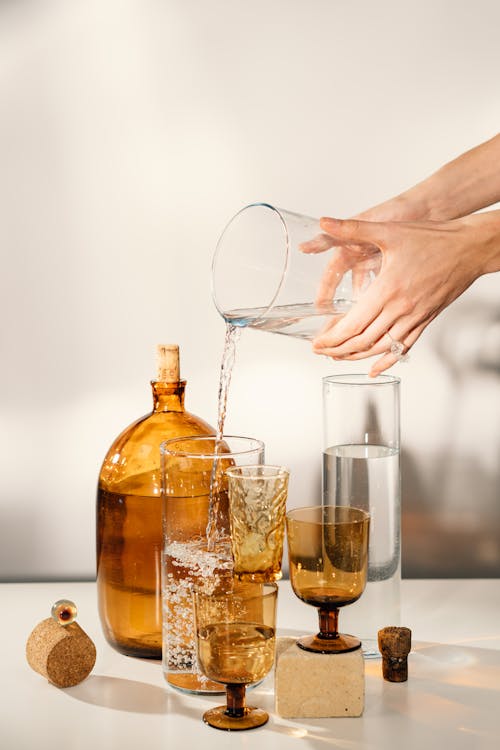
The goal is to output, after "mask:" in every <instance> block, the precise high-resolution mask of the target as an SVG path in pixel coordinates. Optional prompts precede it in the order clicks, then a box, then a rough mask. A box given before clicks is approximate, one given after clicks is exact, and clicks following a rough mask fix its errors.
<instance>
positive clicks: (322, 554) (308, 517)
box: [286, 505, 370, 654]
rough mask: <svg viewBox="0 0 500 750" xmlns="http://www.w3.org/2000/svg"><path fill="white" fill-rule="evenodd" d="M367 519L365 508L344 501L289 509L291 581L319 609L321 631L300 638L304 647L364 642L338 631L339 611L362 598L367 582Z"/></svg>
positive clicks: (352, 646)
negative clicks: (343, 504)
mask: <svg viewBox="0 0 500 750" xmlns="http://www.w3.org/2000/svg"><path fill="white" fill-rule="evenodd" d="M369 525H370V516H369V514H368V513H366V511H364V510H360V509H359V508H351V507H344V506H340V505H337V506H333V505H320V506H314V507H309V508H297V509H295V510H291V511H290V512H289V513H288V514H287V516H286V526H287V538H288V555H289V563H290V565H289V567H290V582H291V584H292V588H293V591H294V593H295V595H296V596H297V597H298V598H299V599H302V601H303V602H305V603H306V604H311V605H312V606H313V607H318V610H319V612H318V614H319V633H318V634H317V635H314V636H304V637H303V638H300V639H299V640H298V641H297V645H298V646H300V648H303V649H304V650H305V651H314V652H319V653H321V654H331V653H345V652H346V651H355V650H356V649H358V648H360V646H361V641H360V640H359V639H358V638H356V637H355V636H353V635H346V634H343V633H339V632H338V611H339V608H340V607H345V606H346V605H348V604H352V603H353V602H355V601H356V600H357V599H359V597H360V596H361V594H362V593H363V590H364V588H365V585H366V574H367V567H368V532H369Z"/></svg>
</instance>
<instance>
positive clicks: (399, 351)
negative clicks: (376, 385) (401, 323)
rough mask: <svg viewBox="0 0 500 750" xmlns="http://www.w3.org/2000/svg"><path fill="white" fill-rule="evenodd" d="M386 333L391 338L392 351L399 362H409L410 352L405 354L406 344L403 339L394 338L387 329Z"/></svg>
mask: <svg viewBox="0 0 500 750" xmlns="http://www.w3.org/2000/svg"><path fill="white" fill-rule="evenodd" d="M386 334H387V335H388V336H389V338H390V340H391V347H390V352H391V354H393V355H394V356H395V357H396V359H397V361H398V362H408V360H409V359H410V356H409V354H405V345H404V344H403V342H402V341H397V339H393V338H392V336H391V334H390V333H389V331H386Z"/></svg>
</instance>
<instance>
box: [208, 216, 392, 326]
mask: <svg viewBox="0 0 500 750" xmlns="http://www.w3.org/2000/svg"><path fill="white" fill-rule="evenodd" d="M311 243H314V246H315V248H316V249H315V251H314V252H311V251H307V252H306V251H305V250H306V248H307V247H309V248H310V247H311ZM331 245H332V240H331V238H329V237H328V235H325V234H324V232H323V231H322V229H321V227H320V224H319V220H318V219H313V218H311V217H309V216H301V215H300V214H296V213H293V212H291V211H286V210H284V209H282V208H276V207H275V206H271V205H269V204H268V203H252V204H250V205H249V206H245V208H243V209H241V211H239V212H238V213H237V214H236V215H235V216H234V217H233V218H232V219H231V221H230V222H229V223H228V224H227V226H226V228H225V229H224V231H223V233H222V235H221V237H220V239H219V241H218V243H217V247H216V250H215V254H214V258H213V262H212V293H213V298H214V302H215V305H216V307H217V309H218V311H219V312H220V314H221V315H222V316H223V318H224V319H225V320H226V321H227V322H229V323H232V324H233V325H236V326H251V327H252V328H258V329H261V330H263V331H271V332H272V333H281V334H284V335H287V336H294V337H297V338H302V339H308V340H309V339H312V338H314V336H316V334H318V333H320V331H322V330H323V329H324V328H325V327H331V326H332V325H334V324H335V322H336V321H337V320H338V319H339V317H340V316H342V315H344V314H345V313H346V312H347V311H348V310H349V309H350V308H351V306H352V304H353V303H354V302H355V301H356V299H357V298H358V296H359V295H360V294H361V293H362V292H363V291H364V289H365V288H366V287H367V286H368V284H369V283H370V281H371V280H372V278H373V276H374V274H375V273H376V270H377V269H378V261H377V259H380V251H379V250H378V249H377V248H374V247H373V246H366V245H365V246H360V245H358V246H356V247H355V246H352V247H349V248H345V247H344V248H333V249H331ZM325 248H326V249H325ZM353 279H354V283H353Z"/></svg>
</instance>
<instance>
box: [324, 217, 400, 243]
mask: <svg viewBox="0 0 500 750" xmlns="http://www.w3.org/2000/svg"><path fill="white" fill-rule="evenodd" d="M320 226H321V229H323V230H324V231H325V232H326V233H327V234H329V235H330V236H331V237H333V238H334V240H335V241H336V243H337V244H339V245H349V244H351V245H359V244H362V245H365V244H368V245H376V246H377V247H381V246H383V245H384V244H385V240H386V234H387V230H386V224H382V223H380V224H379V223H377V222H373V221H359V220H358V219H346V220H342V219H332V218H330V217H327V216H324V217H323V218H322V219H320Z"/></svg>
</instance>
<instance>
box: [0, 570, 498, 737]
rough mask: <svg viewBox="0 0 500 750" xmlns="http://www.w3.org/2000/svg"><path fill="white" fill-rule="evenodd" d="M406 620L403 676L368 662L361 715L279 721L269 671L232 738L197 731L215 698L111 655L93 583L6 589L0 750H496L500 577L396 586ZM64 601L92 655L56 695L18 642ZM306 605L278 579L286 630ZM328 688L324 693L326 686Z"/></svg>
mask: <svg viewBox="0 0 500 750" xmlns="http://www.w3.org/2000/svg"><path fill="white" fill-rule="evenodd" d="M402 597H403V601H402V605H403V623H404V624H405V625H408V627H410V628H411V629H412V631H413V649H412V653H411V655H410V658H409V680H408V682H406V683H403V684H392V683H388V682H384V680H383V679H382V677H381V663H380V661H371V662H366V699H365V711H364V714H363V716H362V717H360V718H340V719H314V720H313V719H300V720H288V719H282V718H280V717H279V716H277V715H276V714H275V713H274V699H273V678H272V675H270V676H269V677H267V678H266V680H264V682H263V683H262V684H261V685H260V686H259V687H258V688H256V689H255V690H253V691H252V693H251V697H252V703H255V704H256V705H259V706H261V707H263V708H265V709H266V710H267V711H269V713H270V721H269V723H268V724H267V725H266V726H265V727H262V728H259V729H254V730H251V731H248V732H241V733H227V732H221V731H219V730H216V729H212V728H210V727H208V726H206V725H204V724H203V722H202V720H201V715H202V713H203V711H204V710H206V708H208V707H210V706H213V705H218V704H219V703H220V702H221V701H220V699H219V698H217V697H215V698H214V697H200V696H188V695H184V694H181V693H179V692H176V691H175V690H173V689H172V688H170V687H169V686H167V684H166V683H165V681H164V678H163V675H162V671H161V665H160V663H159V662H154V661H148V660H140V659H131V658H128V657H125V656H121V655H120V654H118V653H116V652H115V651H114V650H113V649H112V648H111V647H110V646H108V645H107V643H106V641H105V640H104V637H103V635H102V633H101V629H100V625H99V621H98V616H97V607H96V590H95V584H94V583H60V584H59V583H37V584H1V585H0V602H1V605H0V611H1V615H2V617H1V625H0V628H1V643H2V648H1V654H2V665H1V668H0V675H1V680H2V693H1V700H0V748H1V750H49V749H50V750H101V748H102V749H103V750H104V749H106V750H115V748H116V750H118V749H119V750H129V749H131V748H134V749H136V748H139V749H140V750H157V749H158V750H159V748H161V749H162V750H176V748H185V750H190V749H191V748H195V747H197V748H200V749H201V748H203V750H212V749H213V748H217V750H223V749H224V748H245V749H247V748H248V749H249V750H251V748H256V749H257V748H258V750H267V749H268V748H269V749H270V748H273V749H274V748H275V749H279V750H287V749H288V748H295V749H296V750H327V748H338V749H340V750H358V749H361V748H363V750H378V749H379V748H380V749H382V748H383V749H384V750H413V749H415V750H417V749H418V750H431V749H432V750H434V748H436V749H439V750H441V749H444V750H462V749H467V750H469V748H470V750H482V749H483V748H484V749H486V748H488V749H489V748H495V750H499V748H500V581H498V580H467V581H465V580H449V581H442V580H440V581H403V586H402ZM60 598H69V599H72V600H74V601H75V602H76V603H77V605H78V609H79V617H78V622H79V624H80V625H81V627H83V629H84V630H85V631H86V632H87V633H88V635H89V636H90V637H91V638H92V639H93V640H94V642H95V644H96V647H97V662H96V665H95V667H94V670H93V672H92V674H91V675H90V676H89V677H88V678H87V680H85V681H84V682H82V683H81V684H80V685H77V686H76V687H73V688H68V689H66V690H60V689H58V688H55V687H53V686H52V685H50V684H49V683H48V682H47V681H46V680H45V679H44V678H43V677H41V676H40V675H38V674H36V673H35V672H33V671H32V670H31V669H30V668H29V666H28V664H27V662H26V659H25V644H26V640H27V637H28V635H29V633H30V632H31V630H32V629H33V627H34V626H35V625H36V624H37V623H38V622H39V621H40V620H43V619H44V618H45V617H48V616H49V615H50V607H51V606H52V604H53V602H54V601H56V600H57V599H60ZM315 624H316V621H315V612H314V610H313V608H311V607H307V606H305V605H303V604H301V603H300V602H299V601H298V600H297V599H296V598H295V597H294V596H293V594H292V593H291V591H290V586H289V583H288V582H287V581H282V582H281V583H280V595H279V615H278V625H279V626H280V630H281V633H282V634H287V635H288V634H290V632H295V631H297V632H311V631H312V630H313V629H314V625H315ZM325 689H327V686H325Z"/></svg>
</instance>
